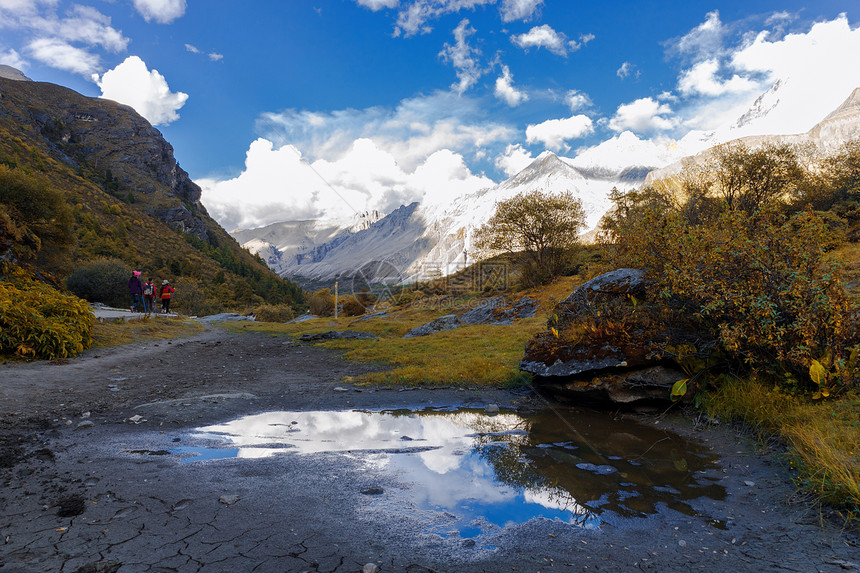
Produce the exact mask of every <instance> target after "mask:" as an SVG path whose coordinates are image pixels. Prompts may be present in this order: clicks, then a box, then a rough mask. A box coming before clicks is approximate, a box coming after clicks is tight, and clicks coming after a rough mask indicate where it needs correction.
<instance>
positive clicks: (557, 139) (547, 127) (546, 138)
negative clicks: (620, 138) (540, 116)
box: [526, 115, 594, 150]
mask: <svg viewBox="0 0 860 573" xmlns="http://www.w3.org/2000/svg"><path fill="white" fill-rule="evenodd" d="M593 132H594V122H592V121H591V118H590V117H588V116H586V115H575V116H573V117H568V118H565V119H550V120H547V121H545V122H543V123H539V124H537V125H529V126H528V127H527V128H526V142H528V143H536V142H542V143H543V144H544V145H545V146H546V147H547V149H553V150H560V149H564V148H566V143H565V142H566V141H567V140H569V139H576V138H579V137H583V136H586V135H588V134H590V133H593Z"/></svg>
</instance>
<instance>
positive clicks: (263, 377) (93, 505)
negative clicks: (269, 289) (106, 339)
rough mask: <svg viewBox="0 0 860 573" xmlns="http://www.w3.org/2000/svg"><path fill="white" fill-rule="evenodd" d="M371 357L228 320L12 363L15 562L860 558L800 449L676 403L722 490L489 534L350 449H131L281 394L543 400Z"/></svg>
mask: <svg viewBox="0 0 860 573" xmlns="http://www.w3.org/2000/svg"><path fill="white" fill-rule="evenodd" d="M368 368H373V366H372V365H358V364H352V363H349V362H347V361H345V360H343V359H341V358H340V356H339V355H338V354H336V353H333V352H330V351H327V350H325V349H322V348H317V347H314V346H310V345H304V344H297V343H293V342H290V341H289V340H287V339H286V338H280V337H273V336H268V335H260V334H241V335H237V334H229V333H227V332H225V331H223V330H221V329H218V328H212V329H210V330H208V331H207V332H205V333H203V334H201V335H198V336H196V337H194V338H189V339H185V340H181V341H172V342H165V341H159V342H150V343H146V344H139V345H135V346H129V347H121V348H114V349H110V350H95V351H90V352H88V353H86V354H85V355H83V356H81V357H79V358H76V359H73V360H68V361H57V362H50V363H46V362H39V363H30V364H22V363H6V364H3V365H0V416H2V418H0V477H2V484H3V486H2V489H0V572H4V573H5V572H10V571H15V572H18V571H21V572H33V571H52V572H57V571H60V572H72V573H94V572H115V571H119V572H120V573H128V572H167V571H181V572H186V571H187V572H192V571H203V572H220V571H225V572H226V571H229V572H231V573H238V572H243V571H278V572H283V571H331V572H335V571H336V572H349V571H355V572H357V571H362V569H363V568H364V570H366V571H372V570H374V569H373V568H371V567H369V566H368V564H371V563H372V564H374V566H375V567H377V568H378V571H381V572H394V571H414V572H418V571H452V572H454V571H457V572H459V571H555V570H562V571H592V570H600V571H633V570H644V571H687V570H699V569H703V570H709V571H753V570H757V571H804V572H807V571H828V572H831V571H860V548H858V540H857V538H856V536H854V534H853V533H852V532H844V531H840V530H838V529H836V528H834V527H833V526H832V525H828V524H826V523H825V524H823V525H822V524H821V523H819V516H818V513H817V512H816V511H815V510H814V509H813V508H812V507H810V506H809V505H808V504H807V503H802V502H797V501H796V500H795V497H796V493H795V492H794V490H793V488H792V487H791V485H790V483H789V480H790V476H789V475H788V473H787V472H786V470H785V469H784V468H782V467H781V466H780V465H778V464H776V463H774V462H773V461H772V458H771V457H769V456H767V455H761V454H760V453H758V452H757V451H756V449H755V448H754V447H753V445H751V444H750V443H749V442H748V440H747V439H745V438H744V437H743V436H742V435H740V434H737V433H735V432H734V431H732V430H731V429H728V428H722V427H717V428H713V427H710V428H708V429H704V430H702V429H697V428H695V427H694V426H693V425H692V424H691V423H690V422H688V421H685V420H683V419H680V418H679V419H674V420H667V419H663V420H662V421H659V423H660V424H662V425H663V426H667V425H670V426H672V427H673V428H674V430H676V431H678V432H680V433H682V434H684V435H687V436H691V437H693V438H695V439H698V440H700V441H702V442H703V443H705V444H706V445H708V446H709V447H710V448H711V449H712V450H713V451H714V452H715V453H716V454H717V455H718V456H719V463H718V464H716V465H715V466H714V467H713V468H712V469H709V470H707V472H708V473H709V475H710V477H712V478H713V479H716V480H719V483H720V485H722V486H723V487H724V488H725V489H726V492H727V496H726V499H725V500H723V501H714V500H707V499H701V500H698V501H695V502H693V505H694V509H695V510H696V513H695V515H692V516H690V515H684V514H681V513H677V512H675V511H672V510H670V509H666V508H663V509H661V510H660V511H659V512H658V513H657V514H655V515H652V516H650V517H647V518H631V519H621V518H618V519H613V520H611V524H610V523H607V524H605V525H604V526H602V527H600V528H598V529H593V530H585V529H580V528H576V527H572V526H570V525H567V524H564V523H561V522H553V521H549V520H531V521H529V522H528V523H526V524H523V525H518V526H512V527H508V528H505V529H504V530H503V531H501V532H499V533H497V534H495V535H494V537H493V538H492V539H491V540H484V541H483V542H482V543H479V544H470V543H465V542H463V541H462V540H457V539H443V538H440V537H438V536H432V535H427V534H426V532H425V531H424V529H423V526H422V524H421V523H420V521H419V520H417V519H416V518H415V516H413V515H411V514H410V513H409V512H408V511H403V512H396V511H395V512H393V513H385V512H373V511H369V510H368V508H369V505H370V504H371V503H372V501H371V500H370V499H369V496H367V495H362V493H361V492H362V490H366V488H368V487H375V486H379V485H380V483H379V481H378V476H374V475H373V474H372V473H371V472H368V471H367V470H366V468H365V466H363V465H362V464H361V463H360V461H359V460H357V459H355V458H354V457H350V456H343V455H319V456H304V457H301V458H299V457H294V456H289V457H287V458H284V457H275V458H266V459H260V460H254V461H252V462H248V461H243V462H241V463H239V462H238V461H221V462H219V463H212V464H210V463H196V464H180V463H178V462H177V461H176V460H175V459H173V458H170V457H164V456H153V455H131V454H128V453H127V452H128V448H129V447H130V444H134V445H136V446H135V447H139V445H140V444H145V445H146V446H147V447H148V448H151V449H150V450H148V451H153V452H155V451H157V450H158V449H159V448H162V447H164V445H163V444H164V443H165V442H167V443H169V440H170V438H171V436H175V435H178V434H180V433H181V432H182V431H184V430H187V429H190V428H193V427H198V426H200V425H203V424H208V423H214V422H218V421H224V420H227V419H231V418H233V417H236V416H239V415H244V414H249V413H254V412H263V411H268V410H311V409H315V410H320V409H351V408H368V409H372V408H395V407H414V408H419V407H422V406H427V405H462V406H472V407H484V406H485V405H486V404H490V403H495V404H499V405H500V406H502V407H503V408H504V407H507V408H512V409H521V410H529V411H533V410H534V409H536V408H541V407H544V406H545V404H544V402H543V401H542V400H541V399H539V398H538V397H535V396H533V395H527V394H524V393H523V392H519V393H513V392H508V391H505V390H492V389H490V390H480V389H472V390H459V389H454V388H448V389H435V390H431V389H420V390H412V391H399V389H397V388H393V389H385V388H365V389H353V388H352V387H350V386H349V385H348V384H344V383H343V382H342V379H343V377H344V376H346V375H355V374H358V373H360V372H363V371H366V370H367V369H368ZM335 387H346V388H348V389H349V391H347V392H343V391H340V390H338V391H335ZM359 390H361V391H359ZM135 416H140V418H135ZM134 420H136V421H137V422H138V423H134ZM644 421H645V422H646V423H650V424H654V423H657V422H658V420H656V419H651V420H648V419H645V420H644ZM123 452H126V453H123ZM382 485H383V486H384V487H385V488H389V487H399V488H408V487H409V485H408V484H394V483H391V484H382ZM225 502H226V503H225ZM705 516H707V517H705ZM714 516H716V517H717V518H718V519H719V521H720V523H721V524H722V526H721V527H714V524H713V523H712V521H713V519H714Z"/></svg>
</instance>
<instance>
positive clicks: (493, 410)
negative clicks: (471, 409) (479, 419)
mask: <svg viewBox="0 0 860 573" xmlns="http://www.w3.org/2000/svg"><path fill="white" fill-rule="evenodd" d="M484 413H485V414H498V413H499V405H498V404H487V406H486V407H485V408H484Z"/></svg>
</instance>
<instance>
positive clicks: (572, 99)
mask: <svg viewBox="0 0 860 573" xmlns="http://www.w3.org/2000/svg"><path fill="white" fill-rule="evenodd" d="M564 103H565V104H567V106H568V107H569V108H570V111H571V113H576V112H577V111H581V110H583V109H588V108H590V107H593V106H594V102H593V101H592V100H591V98H590V97H589V95H588V94H586V93H583V92H581V91H579V90H570V91H568V92H567V94H565V96H564Z"/></svg>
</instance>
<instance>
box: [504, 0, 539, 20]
mask: <svg viewBox="0 0 860 573" xmlns="http://www.w3.org/2000/svg"><path fill="white" fill-rule="evenodd" d="M542 4H543V0H503V2H502V6H501V8H500V11H501V14H502V21H503V22H513V21H514V20H522V21H524V22H528V21H529V20H531V19H532V18H534V16H535V12H537V10H538V8H540V6H541V5H542Z"/></svg>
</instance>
